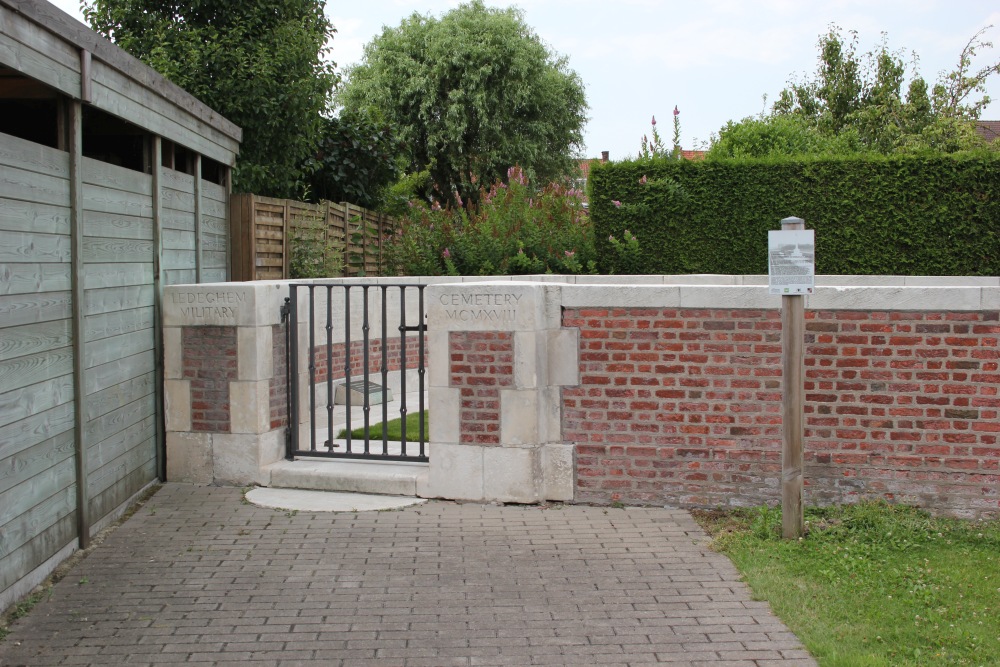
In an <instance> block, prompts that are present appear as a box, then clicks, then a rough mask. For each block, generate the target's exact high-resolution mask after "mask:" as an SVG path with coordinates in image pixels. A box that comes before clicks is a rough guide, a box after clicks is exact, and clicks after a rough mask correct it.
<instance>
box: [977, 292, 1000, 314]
mask: <svg viewBox="0 0 1000 667" xmlns="http://www.w3.org/2000/svg"><path fill="white" fill-rule="evenodd" d="M980 293H981V297H980V298H981V302H980V303H981V304H982V305H981V308H982V309H983V310H1000V287H983V288H982V289H981V290H980Z"/></svg>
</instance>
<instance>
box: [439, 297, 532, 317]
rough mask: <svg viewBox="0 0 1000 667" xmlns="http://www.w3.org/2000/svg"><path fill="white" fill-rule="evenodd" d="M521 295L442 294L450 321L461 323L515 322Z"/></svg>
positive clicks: (442, 300)
mask: <svg viewBox="0 0 1000 667" xmlns="http://www.w3.org/2000/svg"><path fill="white" fill-rule="evenodd" d="M521 296H522V295H520V294H442V295H441V297H440V299H441V305H442V306H450V308H446V309H445V311H444V312H445V315H446V316H447V317H448V319H449V320H456V321H459V322H498V323H500V322H513V321H514V320H515V318H516V317H517V302H518V301H520V300H521Z"/></svg>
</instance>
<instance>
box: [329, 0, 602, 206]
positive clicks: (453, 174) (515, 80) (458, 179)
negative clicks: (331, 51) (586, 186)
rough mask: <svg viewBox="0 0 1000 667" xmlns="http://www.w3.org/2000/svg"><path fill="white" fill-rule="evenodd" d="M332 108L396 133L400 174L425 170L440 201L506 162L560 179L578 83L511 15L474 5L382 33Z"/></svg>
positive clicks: (577, 116) (579, 95)
mask: <svg viewBox="0 0 1000 667" xmlns="http://www.w3.org/2000/svg"><path fill="white" fill-rule="evenodd" d="M338 101H339V102H340V103H341V104H342V105H343V106H344V108H345V110H347V111H349V112H364V113H366V114H367V115H368V116H369V117H372V118H380V119H382V120H383V121H385V122H387V123H389V124H391V125H392V126H393V127H394V128H396V130H397V132H398V133H399V138H400V140H401V141H402V143H403V145H404V147H405V151H406V155H407V158H408V161H409V165H408V168H407V170H408V171H410V172H419V171H422V170H425V169H426V170H427V171H429V173H430V174H431V178H432V179H433V181H434V184H435V186H436V188H437V190H438V197H439V198H441V199H450V198H451V197H452V194H453V193H458V194H459V195H460V196H461V197H462V198H464V199H474V198H475V196H476V193H477V191H478V189H479V186H481V185H483V184H487V183H492V182H493V181H494V180H496V179H497V178H502V177H503V176H504V175H505V174H506V173H507V169H508V168H509V167H511V166H513V165H520V166H521V167H523V168H524V169H525V171H526V172H527V173H528V175H529V177H532V178H537V179H540V180H550V179H553V178H555V177H558V176H560V175H562V174H568V173H570V172H571V170H572V168H573V165H574V164H575V162H574V160H575V156H574V153H575V152H577V151H578V149H579V148H580V146H581V143H582V140H583V134H582V130H583V125H584V123H585V122H586V115H585V114H586V109H587V104H586V99H585V95H584V87H583V83H582V81H581V80H580V78H579V76H578V75H577V74H576V73H575V72H573V71H572V70H570V69H569V67H568V64H567V61H566V59H565V58H561V57H558V56H556V55H554V54H553V53H551V52H550V51H549V50H548V49H547V48H546V47H545V45H544V44H543V43H542V41H541V40H540V39H539V37H538V35H536V34H535V33H534V31H533V30H532V29H531V28H529V27H528V26H527V25H526V24H525V22H524V18H523V16H522V14H521V12H520V10H517V9H495V8H488V7H485V6H484V5H483V3H482V2H481V1H480V0H474V1H473V2H471V3H467V4H463V5H460V6H459V7H457V8H456V9H453V10H451V11H450V12H448V13H447V14H444V15H443V16H441V17H440V18H434V17H431V16H422V15H420V14H413V15H412V16H410V17H409V18H408V19H406V20H404V21H403V22H402V23H401V24H400V25H399V26H398V27H395V28H391V27H389V28H386V29H385V30H384V31H383V32H382V34H381V35H380V36H378V37H376V38H375V39H374V40H372V42H370V43H369V44H368V45H367V46H366V47H365V55H364V59H363V61H362V62H361V64H359V65H357V66H356V67H354V68H352V69H351V70H350V71H349V72H348V74H347V82H346V85H345V86H344V89H343V91H342V92H341V93H340V95H339V97H338Z"/></svg>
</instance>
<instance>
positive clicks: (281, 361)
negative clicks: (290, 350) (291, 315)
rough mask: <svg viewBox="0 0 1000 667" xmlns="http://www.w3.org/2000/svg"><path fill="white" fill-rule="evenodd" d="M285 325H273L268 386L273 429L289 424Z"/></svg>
mask: <svg viewBox="0 0 1000 667" xmlns="http://www.w3.org/2000/svg"><path fill="white" fill-rule="evenodd" d="M285 328H286V326H285V325H281V324H275V325H274V326H272V327H271V348H272V352H271V368H272V373H273V375H272V376H271V381H270V383H269V386H268V392H269V394H270V408H271V429H272V430H273V429H276V428H281V427H282V426H287V425H288V378H287V375H288V359H287V357H286V354H285V351H286V349H287V341H286V340H285Z"/></svg>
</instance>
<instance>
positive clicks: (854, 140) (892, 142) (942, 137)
mask: <svg viewBox="0 0 1000 667" xmlns="http://www.w3.org/2000/svg"><path fill="white" fill-rule="evenodd" d="M991 27H992V26H991ZM986 30H987V28H984V29H983V30H980V31H979V32H977V33H976V34H975V35H974V36H973V37H972V38H971V39H970V40H969V41H968V43H967V44H966V46H965V48H964V49H963V50H962V53H961V55H960V56H959V62H958V67H957V69H956V70H955V71H954V72H951V73H950V74H947V75H944V76H942V78H941V80H940V81H939V82H938V83H937V84H935V85H934V87H933V88H930V87H929V86H928V85H927V82H926V81H925V80H924V79H923V78H922V77H920V76H919V74H917V73H916V56H915V55H914V56H913V61H912V62H911V63H907V62H906V60H905V58H904V56H903V55H902V53H901V52H898V51H890V50H889V48H888V46H887V43H886V41H885V38H884V37H883V40H882V42H881V43H880V44H879V45H878V46H877V47H876V48H875V49H874V50H872V51H870V52H868V53H865V54H859V53H858V49H857V34H856V33H854V32H851V33H850V37H849V38H846V39H845V37H844V36H843V35H842V34H841V31H840V29H839V28H837V27H835V26H834V27H832V28H831V29H830V31H829V32H828V33H827V34H826V35H823V36H821V37H820V39H819V43H818V47H819V66H818V68H817V70H816V74H815V75H814V77H813V78H811V79H806V80H805V81H801V82H793V83H791V84H790V85H789V87H788V88H786V89H785V90H783V91H782V92H781V94H780V96H779V97H778V100H777V101H776V102H775V104H774V106H773V107H772V110H771V113H770V115H766V116H765V115H761V116H760V117H758V118H746V119H744V120H742V121H740V122H738V123H733V122H730V123H728V124H727V125H726V126H725V127H724V128H722V130H721V132H720V133H719V137H718V138H716V139H715V140H714V141H713V145H712V147H711V149H710V151H709V156H710V157H736V156H746V157H763V156H766V155H789V154H801V153H834V154H843V153H854V152H873V153H882V154H888V153H898V152H910V151H925V150H933V151H938V152H946V153H950V152H955V151H959V150H966V149H970V148H975V147H977V146H980V145H982V142H981V141H980V139H979V138H978V136H977V135H976V132H975V121H976V120H977V119H978V118H979V113H980V112H981V111H982V109H983V108H984V107H985V106H986V105H987V104H989V97H986V96H984V97H982V98H980V99H978V100H975V99H972V96H973V95H974V94H975V93H984V92H985V89H986V88H985V84H986V81H987V79H988V78H989V77H990V76H993V75H995V74H997V73H1000V62H996V63H992V64H990V65H987V66H985V67H981V68H979V69H976V70H974V69H972V58H973V57H974V56H975V55H976V52H977V50H980V49H984V48H989V47H991V46H992V44H990V43H989V42H984V41H982V39H981V38H982V35H983V33H984V32H985V31H986ZM908 66H909V67H912V69H913V70H914V74H913V76H912V78H911V79H910V81H909V84H908V85H907V86H906V87H905V92H904V83H905V81H906V71H907V68H908Z"/></svg>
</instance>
